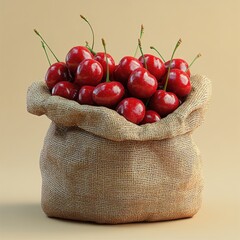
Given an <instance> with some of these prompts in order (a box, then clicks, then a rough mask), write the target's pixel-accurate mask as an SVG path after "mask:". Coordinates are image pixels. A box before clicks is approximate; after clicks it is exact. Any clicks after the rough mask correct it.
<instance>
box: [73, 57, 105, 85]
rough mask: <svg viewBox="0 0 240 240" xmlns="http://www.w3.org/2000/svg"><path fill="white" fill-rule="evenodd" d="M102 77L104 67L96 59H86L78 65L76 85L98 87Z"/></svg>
mask: <svg viewBox="0 0 240 240" xmlns="http://www.w3.org/2000/svg"><path fill="white" fill-rule="evenodd" d="M102 76H103V67H102V65H101V64H100V63H99V62H98V61H96V60H94V59H85V60H83V61H82V62H81V63H80V64H79V65H78V68H77V71H76V75H75V83H77V84H79V86H83V85H89V86H97V85H98V84H99V83H100V82H101V80H102Z"/></svg>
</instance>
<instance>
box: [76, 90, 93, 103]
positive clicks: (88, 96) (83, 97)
mask: <svg viewBox="0 0 240 240" xmlns="http://www.w3.org/2000/svg"><path fill="white" fill-rule="evenodd" d="M94 88H95V87H93V86H83V87H81V88H80V90H79V93H78V99H77V101H78V102H79V103H80V104H87V105H95V103H94V101H93V98H92V93H93V90H94Z"/></svg>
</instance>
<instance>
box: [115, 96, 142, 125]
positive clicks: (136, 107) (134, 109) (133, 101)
mask: <svg viewBox="0 0 240 240" xmlns="http://www.w3.org/2000/svg"><path fill="white" fill-rule="evenodd" d="M116 111H117V112H118V113H119V114H121V115H122V116H123V117H125V118H126V119H127V120H128V121H130V122H132V123H135V124H139V123H140V122H141V121H142V120H143V118H144V116H145V111H146V108H145V105H144V104H143V102H142V101H141V100H139V99H137V98H133V97H130V98H125V99H123V100H122V101H121V102H120V103H119V104H118V106H117V108H116Z"/></svg>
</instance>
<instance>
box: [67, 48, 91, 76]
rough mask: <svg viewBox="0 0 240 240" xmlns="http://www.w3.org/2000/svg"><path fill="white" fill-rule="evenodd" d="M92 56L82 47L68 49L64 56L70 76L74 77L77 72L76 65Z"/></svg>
mask: <svg viewBox="0 0 240 240" xmlns="http://www.w3.org/2000/svg"><path fill="white" fill-rule="evenodd" d="M92 58H93V55H92V53H91V52H90V51H89V50H88V49H87V48H86V47H83V46H76V47H73V48H72V49H70V51H69V52H68V54H67V56H66V59H65V61H66V64H67V67H68V68H69V70H70V72H71V74H72V76H75V73H76V71H77V68H78V65H79V64H80V63H81V62H82V61H83V60H85V59H92Z"/></svg>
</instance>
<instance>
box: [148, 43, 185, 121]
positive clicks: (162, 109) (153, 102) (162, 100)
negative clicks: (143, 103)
mask: <svg viewBox="0 0 240 240" xmlns="http://www.w3.org/2000/svg"><path fill="white" fill-rule="evenodd" d="M181 42H182V40H181V39H179V40H178V42H177V44H176V46H175V48H174V50H173V53H172V56H171V60H170V64H169V66H168V72H167V77H166V81H165V84H164V87H163V90H157V91H156V92H155V93H154V95H153V96H152V97H151V99H150V101H149V108H150V109H152V110H155V111H156V112H157V113H158V114H159V115H160V116H161V117H166V116H167V115H168V114H170V113H172V112H173V111H174V110H175V109H177V108H178V106H179V104H180V102H179V100H178V98H177V96H176V95H175V94H174V93H171V92H167V91H166V89H167V85H168V81H169V74H170V66H171V62H172V59H173V56H174V53H175V52H176V50H177V48H178V47H179V45H180V44H181Z"/></svg>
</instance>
